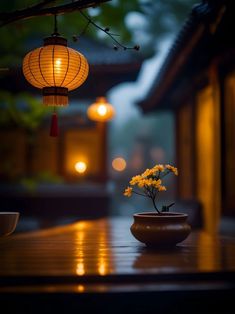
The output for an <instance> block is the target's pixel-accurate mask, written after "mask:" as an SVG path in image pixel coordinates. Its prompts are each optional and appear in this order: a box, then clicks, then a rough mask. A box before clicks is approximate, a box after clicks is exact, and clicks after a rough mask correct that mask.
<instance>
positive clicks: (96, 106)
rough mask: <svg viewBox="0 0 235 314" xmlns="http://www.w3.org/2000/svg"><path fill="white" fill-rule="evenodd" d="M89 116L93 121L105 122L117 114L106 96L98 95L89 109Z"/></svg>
mask: <svg viewBox="0 0 235 314" xmlns="http://www.w3.org/2000/svg"><path fill="white" fill-rule="evenodd" d="M87 115H88V118H89V119H91V120H93V121H100V122H105V121H109V120H111V119H112V118H113V117H114V115H115V110H114V108H113V106H112V105H111V104H109V103H108V102H107V100H106V98H105V97H98V98H96V101H95V102H94V103H93V104H91V105H90V106H89V107H88V109H87Z"/></svg>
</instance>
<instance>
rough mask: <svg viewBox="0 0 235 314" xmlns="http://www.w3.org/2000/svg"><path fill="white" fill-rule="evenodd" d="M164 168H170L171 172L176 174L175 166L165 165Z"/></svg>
mask: <svg viewBox="0 0 235 314" xmlns="http://www.w3.org/2000/svg"><path fill="white" fill-rule="evenodd" d="M166 169H168V170H170V171H171V172H173V173H174V174H175V175H176V176H178V169H177V168H176V167H173V166H171V165H166Z"/></svg>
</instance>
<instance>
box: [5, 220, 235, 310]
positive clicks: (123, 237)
mask: <svg viewBox="0 0 235 314" xmlns="http://www.w3.org/2000/svg"><path fill="white" fill-rule="evenodd" d="M131 223H132V219H131V218H130V219H129V218H110V219H108V218H104V219H98V220H89V221H79V222H77V223H74V224H71V225H66V226H61V227H53V228H50V229H47V230H41V231H35V232H28V233H18V234H17V233H15V234H13V235H11V236H9V237H5V238H0V304H5V305H6V304H7V305H8V312H4V313H13V312H14V313H16V314H19V313H24V314H25V313H54V312H55V311H56V312H57V313H64V312H66V313H72V311H75V310H76V311H77V310H79V311H80V313H86V312H87V313H88V312H89V313H90V311H93V312H94V310H95V312H97V313H98V312H99V313H120V312H124V313H132V312H133V313H156V311H160V313H161V312H162V313H168V312H169V313H207V310H208V311H209V312H208V313H230V312H229V311H230V306H231V305H230V303H231V302H232V301H233V300H234V298H235V294H234V292H235V239H234V238H229V237H221V236H219V235H208V234H206V233H204V232H192V233H191V235H190V236H189V237H188V238H187V239H186V240H185V241H184V242H182V243H181V244H179V245H178V246H177V247H175V248H174V249H172V250H149V249H147V248H146V247H145V246H144V245H142V244H141V243H139V242H137V241H136V240H135V239H134V238H133V237H132V235H131V234H130V231H129V227H130V225H131ZM12 300H14V302H13V301H12ZM189 309H190V310H189ZM234 309H235V307H234ZM234 309H233V310H232V311H231V313H234V312H235V311H234Z"/></svg>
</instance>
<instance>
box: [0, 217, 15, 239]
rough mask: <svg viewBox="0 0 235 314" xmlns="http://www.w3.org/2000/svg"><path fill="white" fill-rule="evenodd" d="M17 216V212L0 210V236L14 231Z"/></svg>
mask: <svg viewBox="0 0 235 314" xmlns="http://www.w3.org/2000/svg"><path fill="white" fill-rule="evenodd" d="M19 216H20V213H18V212H0V236H8V235H9V234H11V233H13V232H14V231H15V228H16V225H17V223H18V220H19Z"/></svg>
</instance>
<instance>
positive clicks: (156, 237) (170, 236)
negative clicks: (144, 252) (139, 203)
mask: <svg viewBox="0 0 235 314" xmlns="http://www.w3.org/2000/svg"><path fill="white" fill-rule="evenodd" d="M187 217H188V215H187V214H183V213H176V212H164V213H160V214H158V213H156V212H146V213H138V214H134V215H133V218H134V222H133V224H132V225H131V228H130V230H131V233H132V235H133V236H134V237H135V238H136V239H137V240H138V241H140V242H143V243H145V244H146V245H147V246H151V247H153V246H158V247H169V246H175V245H176V244H177V243H179V242H182V241H183V240H185V239H186V238H187V236H188V235H189V234H190V231H191V227H190V225H189V224H188V222H187Z"/></svg>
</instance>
